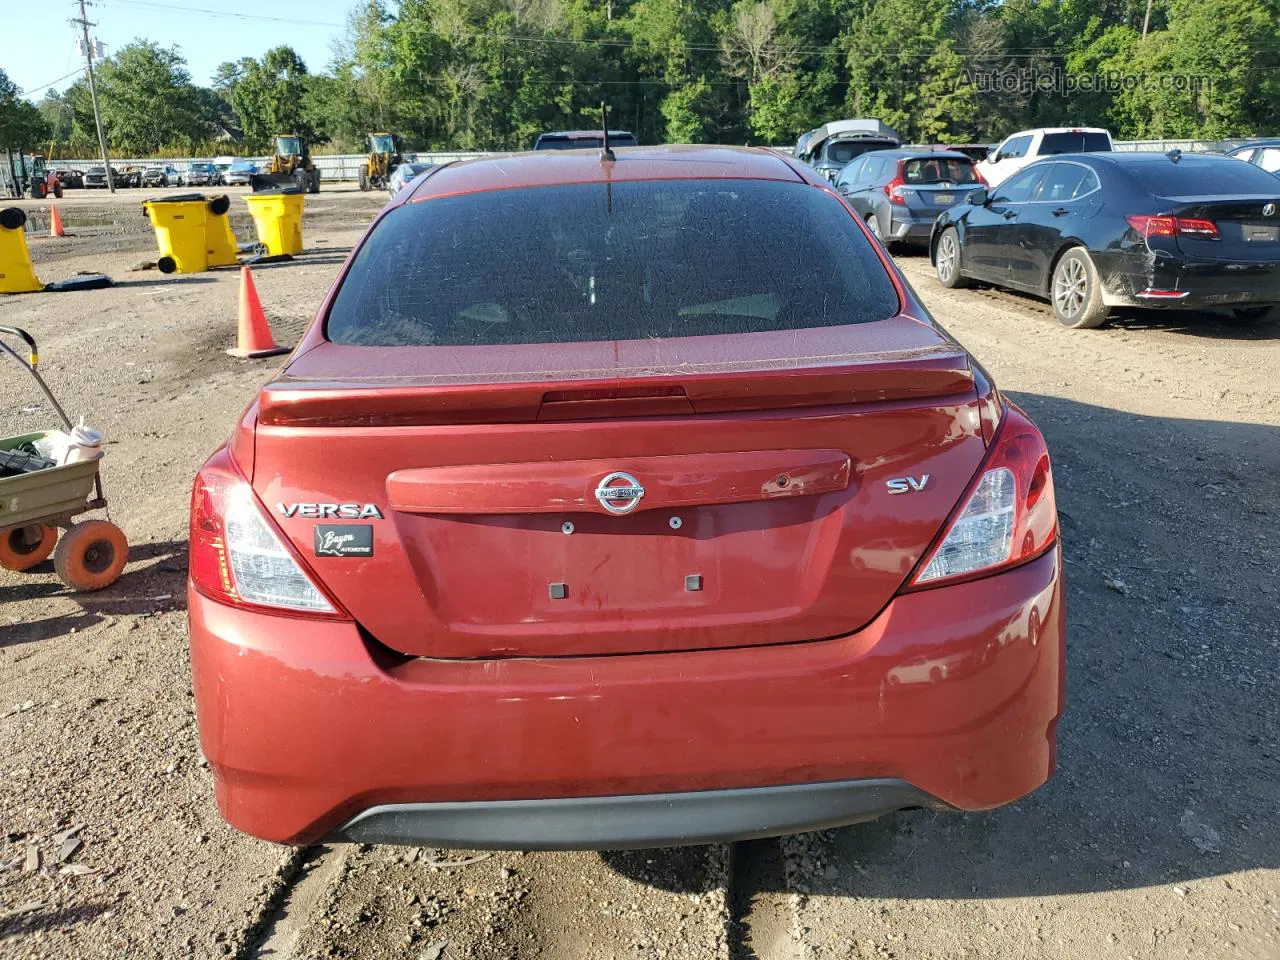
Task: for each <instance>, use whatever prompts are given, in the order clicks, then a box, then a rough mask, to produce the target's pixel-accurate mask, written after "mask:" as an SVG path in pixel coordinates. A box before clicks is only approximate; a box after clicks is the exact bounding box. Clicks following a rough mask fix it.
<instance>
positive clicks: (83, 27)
mask: <svg viewBox="0 0 1280 960" xmlns="http://www.w3.org/2000/svg"><path fill="white" fill-rule="evenodd" d="M79 3H80V19H79V20H72V21H71V22H72V23H78V24H80V31H81V35H82V36H83V37H84V60H85V65H86V66H88V68H89V99H90V100H92V101H93V125H94V126H95V127H97V128H98V149H99V150H101V151H102V166H103V169H104V170H106V173H107V189H108V190H109V191H110V192H111V193H115V192H116V185H115V183H114V182H112V179H111V159H110V158H109V157H108V156H107V138H106V137H104V136H103V135H102V117H101V116H100V115H99V114H98V90H97V88H96V87H95V86H94V84H93V45H92V44H91V43H90V42H89V28H90V27H96V26H97V24H96V23H90V22H89V17H88V15H87V14H86V13H85V10H84V0H79Z"/></svg>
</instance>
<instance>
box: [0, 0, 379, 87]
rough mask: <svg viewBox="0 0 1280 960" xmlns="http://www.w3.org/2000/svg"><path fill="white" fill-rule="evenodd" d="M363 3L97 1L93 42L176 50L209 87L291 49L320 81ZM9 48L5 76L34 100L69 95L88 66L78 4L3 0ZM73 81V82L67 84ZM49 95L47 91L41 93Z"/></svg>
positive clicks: (0, 43) (4, 54)
mask: <svg viewBox="0 0 1280 960" xmlns="http://www.w3.org/2000/svg"><path fill="white" fill-rule="evenodd" d="M358 3H359V0H306V2H304V3H270V2H264V0H195V2H187V0H92V3H91V4H89V6H88V14H89V22H90V23H97V24H98V26H97V27H94V28H91V30H90V34H91V36H93V38H94V39H97V40H100V41H102V42H103V43H104V44H106V46H107V51H106V52H107V55H108V56H110V55H111V54H112V53H114V52H115V51H117V50H119V49H120V48H121V47H123V46H124V45H125V44H127V43H130V42H131V41H133V40H135V39H138V38H142V39H144V40H152V41H154V42H156V43H158V44H160V45H161V46H163V47H172V46H176V47H178V48H179V49H180V51H181V53H182V55H183V56H184V57H186V59H187V68H188V69H189V70H190V71H191V79H192V82H194V83H196V84H197V85H199V86H208V85H209V82H210V79H211V77H212V76H213V71H214V69H215V68H216V67H217V66H218V64H220V63H222V62H224V61H226V60H239V59H240V58H241V57H260V56H262V54H264V53H265V52H266V51H267V50H270V49H271V48H272V47H277V46H280V45H281V44H288V45H289V46H291V47H293V49H294V50H296V51H297V52H298V55H299V56H301V57H302V59H303V60H304V61H305V62H306V64H307V69H308V70H310V71H312V72H315V73H318V72H320V71H322V70H324V69H325V67H326V66H327V65H328V63H329V61H330V59H331V58H332V55H333V54H332V44H333V41H334V40H335V39H337V38H338V37H340V36H341V35H342V33H343V31H344V28H345V24H346V19H347V13H348V12H349V11H350V10H351V9H352V8H353V7H355V6H357V5H358ZM0 6H3V7H5V8H6V9H5V12H4V14H3V20H4V28H3V40H0V69H2V70H4V71H5V73H7V74H8V75H9V79H10V80H12V81H13V82H14V83H16V84H17V85H18V87H19V88H21V89H22V90H23V91H24V92H25V95H26V96H27V97H28V98H29V99H31V100H39V99H40V98H41V97H42V96H44V93H45V90H46V89H49V88H50V87H51V88H52V89H54V90H65V89H66V88H67V87H68V86H70V85H71V84H72V83H74V82H75V80H76V78H77V77H79V76H80V73H79V72H73V71H77V67H83V65H84V58H83V57H82V56H77V54H76V47H75V38H76V36H77V34H78V31H79V30H80V28H79V26H73V25H72V24H71V23H69V22H68V21H69V20H70V19H71V18H72V17H79V15H80V14H79V9H80V7H79V4H78V3H76V2H73V0H0ZM67 74H71V75H70V76H66V75H67ZM40 88H43V89H40Z"/></svg>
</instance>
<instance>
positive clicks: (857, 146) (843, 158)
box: [826, 140, 897, 164]
mask: <svg viewBox="0 0 1280 960" xmlns="http://www.w3.org/2000/svg"><path fill="white" fill-rule="evenodd" d="M896 146H897V144H896V143H894V142H893V141H892V140H836V141H833V142H832V143H828V144H827V150H826V157H827V160H828V161H830V162H831V163H839V164H845V163H848V162H849V161H850V160H853V159H856V158H857V157H860V156H862V155H863V154H864V153H866V152H867V151H869V150H883V149H885V147H896Z"/></svg>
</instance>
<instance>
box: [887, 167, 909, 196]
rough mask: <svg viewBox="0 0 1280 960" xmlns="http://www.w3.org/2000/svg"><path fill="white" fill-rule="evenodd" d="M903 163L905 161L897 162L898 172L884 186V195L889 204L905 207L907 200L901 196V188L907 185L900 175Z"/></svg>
mask: <svg viewBox="0 0 1280 960" xmlns="http://www.w3.org/2000/svg"><path fill="white" fill-rule="evenodd" d="M905 163H906V161H905V160H899V161H898V172H897V173H896V174H894V177H893V179H892V180H890V181H889V182H888V183H886V184H885V185H884V195H885V196H886V197H888V198H889V202H890V203H897V204H901V205H903V206H906V203H907V198H906V197H904V196H903V195H902V188H903V187H905V186H906V185H907V180H906V178H905V177H904V176H903V175H902V168H903V164H905Z"/></svg>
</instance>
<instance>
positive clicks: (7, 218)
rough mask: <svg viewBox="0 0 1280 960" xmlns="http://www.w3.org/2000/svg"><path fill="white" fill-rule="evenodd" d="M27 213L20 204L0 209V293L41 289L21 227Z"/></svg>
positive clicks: (41, 285)
mask: <svg viewBox="0 0 1280 960" xmlns="http://www.w3.org/2000/svg"><path fill="white" fill-rule="evenodd" d="M26 223H27V214H26V212H25V211H24V210H23V209H22V208H21V207H7V208H6V209H4V210H0V293H33V292H35V291H36V290H43V289H44V284H43V283H41V282H40V281H39V280H37V279H36V272H35V270H34V269H33V268H32V266H31V252H30V251H29V250H27V234H26V231H25V230H23V227H24V226H25V225H26Z"/></svg>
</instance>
